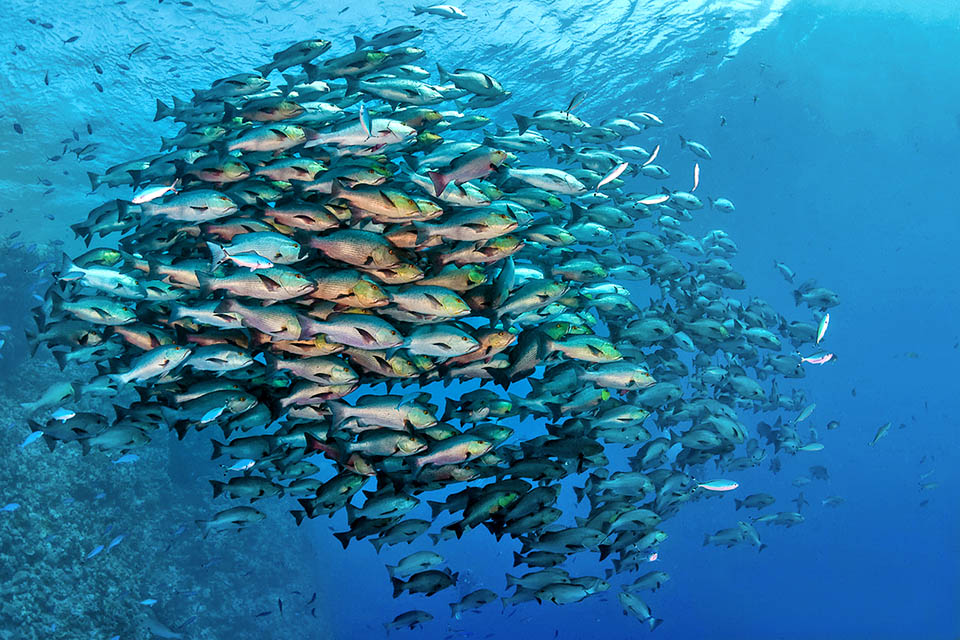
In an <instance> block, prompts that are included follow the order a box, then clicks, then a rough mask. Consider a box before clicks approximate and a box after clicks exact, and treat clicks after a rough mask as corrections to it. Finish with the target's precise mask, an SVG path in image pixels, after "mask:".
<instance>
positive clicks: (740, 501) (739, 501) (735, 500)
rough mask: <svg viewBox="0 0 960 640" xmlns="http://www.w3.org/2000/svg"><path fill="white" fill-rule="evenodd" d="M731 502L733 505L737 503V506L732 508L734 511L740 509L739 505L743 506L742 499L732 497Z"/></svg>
mask: <svg viewBox="0 0 960 640" xmlns="http://www.w3.org/2000/svg"><path fill="white" fill-rule="evenodd" d="M733 503H734V504H735V505H737V507H736V509H734V511H739V510H740V507H742V506H743V500H737V499H736V498H734V499H733Z"/></svg>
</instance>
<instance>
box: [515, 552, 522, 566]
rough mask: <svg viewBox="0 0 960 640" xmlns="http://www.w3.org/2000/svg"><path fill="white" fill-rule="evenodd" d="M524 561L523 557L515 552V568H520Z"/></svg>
mask: <svg viewBox="0 0 960 640" xmlns="http://www.w3.org/2000/svg"><path fill="white" fill-rule="evenodd" d="M523 560H524V558H523V556H522V555H520V554H519V553H517V552H516V551H514V552H513V566H515V567H518V566H520V565H521V564H522V563H523Z"/></svg>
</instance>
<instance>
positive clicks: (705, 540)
mask: <svg viewBox="0 0 960 640" xmlns="http://www.w3.org/2000/svg"><path fill="white" fill-rule="evenodd" d="M708 544H710V534H709V533H705V534H703V546H707V545H708Z"/></svg>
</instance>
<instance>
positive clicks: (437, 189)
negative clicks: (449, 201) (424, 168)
mask: <svg viewBox="0 0 960 640" xmlns="http://www.w3.org/2000/svg"><path fill="white" fill-rule="evenodd" d="M427 177H429V178H430V181H431V182H432V183H433V192H434V195H435V196H436V197H438V198H439V197H440V194H441V193H443V190H444V189H446V188H447V185H448V184H449V183H450V179H449V178H448V177H447V176H445V175H443V174H442V173H440V172H439V171H428V172H427Z"/></svg>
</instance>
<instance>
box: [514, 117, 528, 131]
mask: <svg viewBox="0 0 960 640" xmlns="http://www.w3.org/2000/svg"><path fill="white" fill-rule="evenodd" d="M513 119H514V120H516V121H517V129H518V130H519V132H520V135H523V134H524V133H526V131H527V129H529V128H530V118H529V117H527V116H522V115H520V114H519V113H515V114H513Z"/></svg>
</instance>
